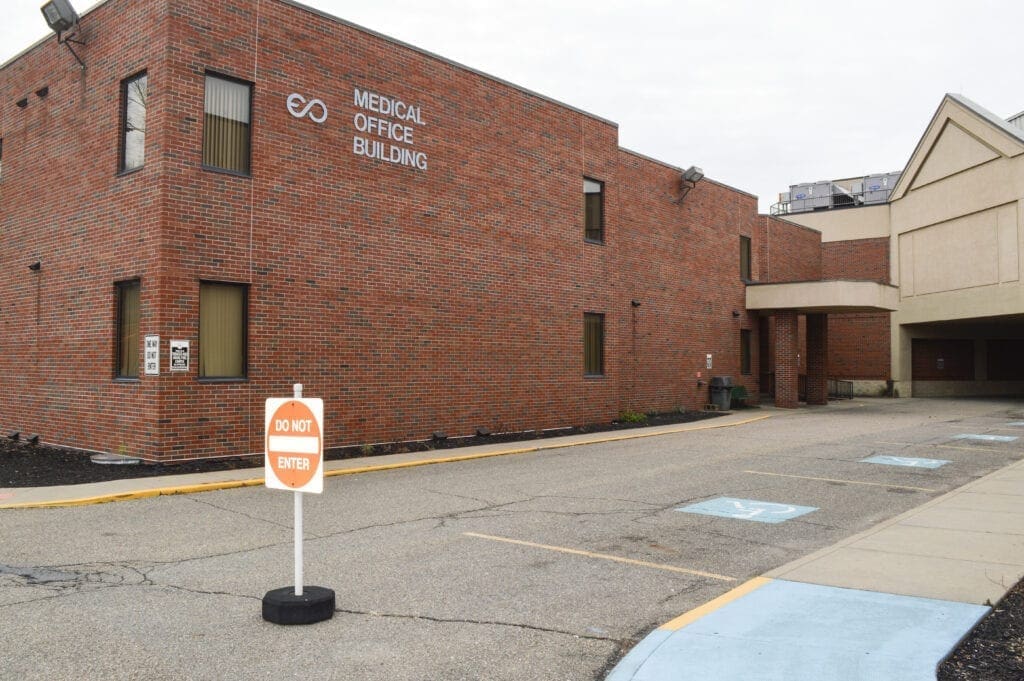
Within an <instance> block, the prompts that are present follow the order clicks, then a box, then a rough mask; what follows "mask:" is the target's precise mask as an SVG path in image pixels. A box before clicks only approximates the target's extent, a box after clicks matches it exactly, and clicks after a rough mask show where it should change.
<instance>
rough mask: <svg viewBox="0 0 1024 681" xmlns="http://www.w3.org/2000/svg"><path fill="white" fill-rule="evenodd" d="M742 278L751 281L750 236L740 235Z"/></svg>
mask: <svg viewBox="0 0 1024 681" xmlns="http://www.w3.org/2000/svg"><path fill="white" fill-rule="evenodd" d="M740 279H742V280H743V281H750V280H751V279H752V277H751V276H750V237H749V236H741V237H740Z"/></svg>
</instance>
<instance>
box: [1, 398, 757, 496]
mask: <svg viewBox="0 0 1024 681" xmlns="http://www.w3.org/2000/svg"><path fill="white" fill-rule="evenodd" d="M770 417H771V414H762V415H761V416H755V417H753V418H749V419H745V420H743V421H735V422H731V423H706V424H705V423H700V424H685V425H681V426H675V427H673V426H666V427H665V428H660V429H658V430H656V431H653V432H649V433H636V434H633V435H629V434H624V435H614V436H609V437H599V436H598V437H593V438H590V439H586V440H574V441H572V442H559V443H548V444H543V443H542V444H538V445H533V446H530V447H516V448H514V449H502V450H498V451H495V452H481V453H479V454H464V455H462V456H446V457H441V458H435V459H419V460H417V461H404V462H401V463H388V464H380V465H377V466H360V467H359V468H341V469H336V470H333V471H324V477H335V476H338V475H357V474H360V473H376V472H378V471H393V470H398V469H401V468H416V467H417V466H432V465H434V464H441V463H456V462H459V461H473V460H476V459H489V458H492V457H495V456H511V455H513V454H529V453H530V452H540V451H544V450H547V449H565V448H566V447H576V446H579V445H596V444H602V443H605V442H619V441H621V440H639V439H641V438H645V437H655V436H657V435H671V434H673V433H685V432H687V431H691V430H710V429H712V428H729V427H732V426H742V425H746V424H748V423H753V422H755V421H761V420H764V419H766V418H770ZM263 482H264V479H263V478H251V479H248V480H228V481H225V482H204V483H199V484H196V485H184V486H181V487H159V488H155V489H146V490H139V491H137V492H119V493H117V494H103V495H99V496H95V497H82V498H80V499H62V500H59V501H39V502H28V503H24V504H4V505H0V510H6V509H14V508H60V507H64V506H88V505H91V504H105V503H108V502H111V501H130V500H132V499H147V498H150V497H159V496H170V495H174V494H194V493H197V492H215V491H217V490H222V489H235V488H237V487H255V486H256V485H262V484H263Z"/></svg>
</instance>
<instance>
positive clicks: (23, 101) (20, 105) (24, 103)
mask: <svg viewBox="0 0 1024 681" xmlns="http://www.w3.org/2000/svg"><path fill="white" fill-rule="evenodd" d="M14 104H15V106H17V107H18V108H19V109H24V108H25V107H26V106H28V97H22V98H21V99H19V100H18V101H16V102H15V103H14Z"/></svg>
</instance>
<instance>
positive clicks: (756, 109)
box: [0, 0, 1024, 211]
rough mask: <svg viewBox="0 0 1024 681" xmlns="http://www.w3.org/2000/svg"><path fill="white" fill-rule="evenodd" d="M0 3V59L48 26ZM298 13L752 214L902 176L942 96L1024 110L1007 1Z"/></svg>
mask: <svg viewBox="0 0 1024 681" xmlns="http://www.w3.org/2000/svg"><path fill="white" fill-rule="evenodd" d="M0 1H2V2H3V15H4V16H3V20H2V23H0V62H5V61H7V60H8V59H10V58H11V57H13V56H14V55H15V54H17V53H18V52H20V51H21V50H23V49H24V48H26V47H28V46H29V45H30V44H32V43H34V42H35V41H36V40H38V39H39V38H42V37H44V36H46V35H47V33H48V29H47V27H46V24H45V22H44V20H43V17H42V15H41V14H40V12H39V6H40V5H41V4H42V0H0ZM210 1H211V2H213V1H215V0H210ZM72 3H73V4H74V5H75V7H76V9H77V10H78V11H79V12H80V13H84V11H85V10H87V9H88V8H89V7H92V6H93V5H95V4H97V3H95V2H91V1H88V0H72ZM306 4H307V5H310V6H313V7H316V8H317V9H320V10H323V11H325V12H328V13H330V14H333V15H335V16H338V17H341V18H344V19H347V20H348V21H351V22H353V23H356V24H360V25H362V26H365V27H367V28H371V29H373V30H375V31H378V32H380V33H383V34H385V35H389V36H392V37H394V38H397V39H399V40H403V41H405V42H408V43H411V44H413V45H416V46H418V47H421V48H423V49H426V50H429V51H431V52H435V53H437V54H440V55H441V56H444V57H447V58H449V59H452V60H455V61H458V62H461V63H463V64H466V65H468V66H471V67H473V68H475V69H477V70H480V71H484V72H486V73H490V74H492V75H495V76H498V77H500V78H503V79H505V80H508V81H511V82H513V83H515V84H517V85H520V86H522V87H525V88H528V89H530V90H534V91H536V92H539V93H541V94H543V95H546V96H548V97H552V98H554V99H557V100H559V101H562V102H565V103H567V104H571V105H573V106H575V107H577V108H580V109H583V110H585V111H589V112H591V113H594V114H596V115H598V116H601V117H603V118H607V119H610V120H612V121H615V122H616V123H618V124H619V144H620V145H621V146H623V147H626V148H628V149H632V150H634V151H638V152H640V153H642V154H646V155H648V156H652V157H654V158H657V159H659V160H662V161H665V162H668V163H671V164H674V165H677V166H681V167H686V166H689V165H697V166H700V167H702V168H703V169H704V171H705V172H706V173H707V175H708V176H709V177H711V178H714V179H716V180H718V181H720V182H724V183H726V184H729V185H732V186H734V187H737V188H739V189H743V190H745V191H748V192H751V193H753V194H757V195H758V196H760V198H761V209H762V210H765V211H766V210H767V209H768V206H769V205H770V204H771V203H773V202H774V201H775V200H776V199H777V194H778V192H780V191H786V190H787V189H788V187H789V185H790V184H795V183H797V182H806V181H814V180H825V179H835V178H839V177H849V176H855V175H865V174H868V173H874V172H887V171H891V170H901V169H902V168H903V166H904V164H905V163H906V162H907V160H908V158H909V156H910V153H911V152H912V151H913V149H914V146H915V145H916V144H917V141H918V140H919V138H920V137H921V135H922V134H923V132H924V129H925V126H926V125H927V124H928V122H929V120H930V119H931V116H932V114H933V113H934V112H935V109H936V108H937V107H938V105H939V103H940V101H941V99H942V96H943V94H945V93H946V92H958V93H961V94H963V95H965V96H966V97H968V98H969V99H972V100H974V101H975V102H977V103H978V104H980V105H981V106H983V107H985V108H987V109H989V110H990V111H992V112H993V113H995V114H996V115H997V116H999V117H1001V118H1006V117H1008V116H1011V115H1013V114H1016V113H1019V112H1020V111H1022V110H1024V48H1022V47H1021V45H1020V31H1021V26H1024V2H1020V1H1019V0H1003V1H999V2H997V1H993V0H972V1H970V2H964V1H963V0H957V1H956V2H953V1H951V0H913V1H906V2H901V1H900V0H893V1H892V2H881V1H875V2H843V3H836V2H827V1H826V2H788V1H787V0H776V1H775V2H765V1H764V0H700V1H695V0H630V1H628V2H611V1H605V0H586V1H584V0H546V1H544V2H516V1H514V0H503V1H501V2H497V1H484V0H478V1H476V2H474V1H472V0H361V1H359V2H352V1H347V2H346V1H344V0H308V1H307V2H306ZM840 7H841V8H842V9H840ZM69 58H70V57H69Z"/></svg>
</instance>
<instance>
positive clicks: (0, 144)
mask: <svg viewBox="0 0 1024 681" xmlns="http://www.w3.org/2000/svg"><path fill="white" fill-rule="evenodd" d="M3 164H4V139H3V138H2V137H0V178H3V176H4V171H3V167H4V166H3Z"/></svg>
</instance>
